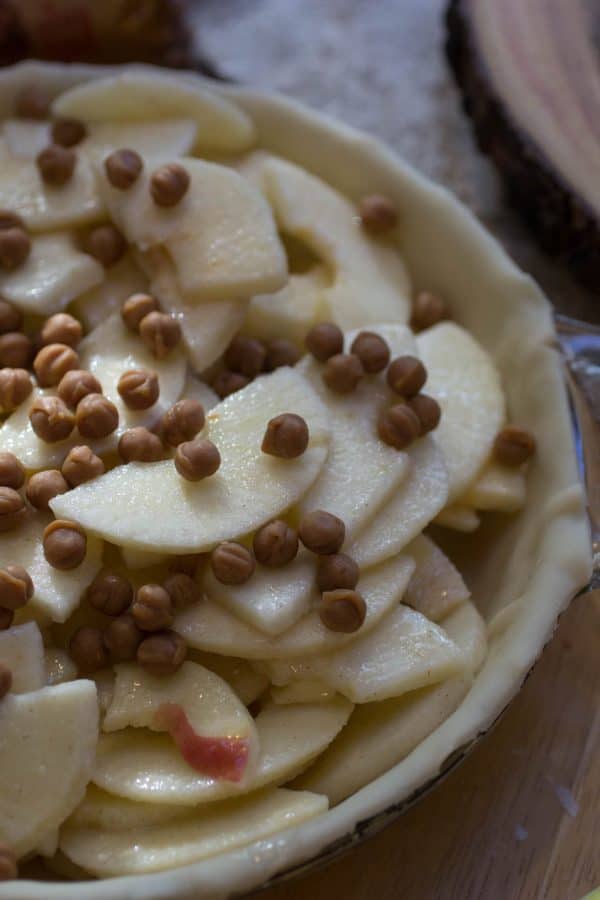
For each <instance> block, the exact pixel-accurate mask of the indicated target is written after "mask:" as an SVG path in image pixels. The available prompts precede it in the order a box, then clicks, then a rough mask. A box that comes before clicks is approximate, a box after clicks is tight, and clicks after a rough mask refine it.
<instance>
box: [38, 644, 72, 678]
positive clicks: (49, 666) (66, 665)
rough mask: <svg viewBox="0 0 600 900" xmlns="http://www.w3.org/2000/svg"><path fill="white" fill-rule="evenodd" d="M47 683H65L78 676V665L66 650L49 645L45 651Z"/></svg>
mask: <svg viewBox="0 0 600 900" xmlns="http://www.w3.org/2000/svg"><path fill="white" fill-rule="evenodd" d="M44 670H45V680H44V683H45V684H63V683H64V682H65V681H74V680H75V679H76V678H77V666H76V665H75V663H74V662H73V660H72V659H71V657H70V656H69V654H68V653H67V652H66V651H65V650H61V649H60V648H59V647H47V648H46V650H45V651H44Z"/></svg>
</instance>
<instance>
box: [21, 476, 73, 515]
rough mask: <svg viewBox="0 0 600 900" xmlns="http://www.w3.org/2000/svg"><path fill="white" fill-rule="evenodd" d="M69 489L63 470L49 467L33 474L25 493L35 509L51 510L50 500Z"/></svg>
mask: <svg viewBox="0 0 600 900" xmlns="http://www.w3.org/2000/svg"><path fill="white" fill-rule="evenodd" d="M68 490H69V485H68V484H67V482H66V480H65V478H64V476H63V474H62V472H59V471H58V469H47V470H46V471H45V472H36V473H35V474H34V475H32V476H31V478H30V479H29V481H28V482H27V487H26V489H25V494H26V496H27V499H28V500H29V502H30V503H31V505H32V506H33V507H34V508H35V509H42V510H49V509H50V506H49V504H50V501H51V500H53V499H54V498H55V497H56V496H58V494H66V492H67V491H68Z"/></svg>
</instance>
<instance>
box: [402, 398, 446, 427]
mask: <svg viewBox="0 0 600 900" xmlns="http://www.w3.org/2000/svg"><path fill="white" fill-rule="evenodd" d="M408 405H409V407H410V408H411V409H412V411H413V412H414V413H416V415H417V418H418V420H419V423H420V425H421V430H420V432H419V435H424V434H427V433H428V432H429V431H433V430H434V428H437V427H438V425H439V424H440V419H441V417H442V409H441V407H440V404H439V403H438V402H437V400H434V399H433V397H430V396H429V394H417V396H416V397H413V398H412V399H411V400H409V401H408Z"/></svg>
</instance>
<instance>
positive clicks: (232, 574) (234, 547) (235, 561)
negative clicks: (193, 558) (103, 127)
mask: <svg viewBox="0 0 600 900" xmlns="http://www.w3.org/2000/svg"><path fill="white" fill-rule="evenodd" d="M210 565H211V568H212V570H213V574H214V576H215V578H216V579H217V581H220V582H221V584H244V583H245V582H246V581H248V579H249V578H250V576H251V575H252V573H253V572H254V569H255V568H256V563H255V562H254V557H253V556H252V554H251V553H250V551H249V550H248V549H247V548H246V547H244V546H243V545H242V544H238V543H236V542H235V541H224V542H223V543H222V544H219V545H218V546H217V547H215V549H214V550H213V552H212V553H211V554H210Z"/></svg>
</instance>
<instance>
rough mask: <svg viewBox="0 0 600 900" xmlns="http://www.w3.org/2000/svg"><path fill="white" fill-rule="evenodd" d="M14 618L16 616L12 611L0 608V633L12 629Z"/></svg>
mask: <svg viewBox="0 0 600 900" xmlns="http://www.w3.org/2000/svg"><path fill="white" fill-rule="evenodd" d="M14 617H15V614H14V612H13V611H12V609H5V608H4V607H3V606H0V631H6V629H7V628H10V626H11V625H12V623H13V619H14Z"/></svg>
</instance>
